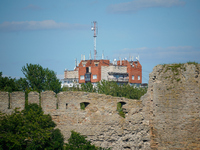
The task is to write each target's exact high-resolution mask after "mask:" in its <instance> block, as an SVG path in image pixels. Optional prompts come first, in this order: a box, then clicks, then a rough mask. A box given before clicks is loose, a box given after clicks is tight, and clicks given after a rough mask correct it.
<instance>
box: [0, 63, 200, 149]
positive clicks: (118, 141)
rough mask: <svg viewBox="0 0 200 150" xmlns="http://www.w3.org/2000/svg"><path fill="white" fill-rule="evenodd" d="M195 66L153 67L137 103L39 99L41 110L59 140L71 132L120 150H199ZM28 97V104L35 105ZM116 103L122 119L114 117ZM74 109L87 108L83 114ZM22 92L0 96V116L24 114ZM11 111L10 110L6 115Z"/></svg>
mask: <svg viewBox="0 0 200 150" xmlns="http://www.w3.org/2000/svg"><path fill="white" fill-rule="evenodd" d="M199 73H200V65H199V64H196V65H194V64H182V65H158V66H156V67H154V69H153V72H152V73H150V75H149V86H148V91H147V93H146V94H145V95H144V96H143V97H142V98H141V100H132V99H126V98H121V97H112V96H108V95H104V94H97V93H86V92H61V93H59V94H57V95H56V94H55V93H54V92H52V91H46V92H42V93H41V106H42V108H43V111H44V112H45V114H50V115H51V116H52V119H53V120H54V121H55V122H56V124H57V128H59V129H60V130H61V132H62V133H63V135H64V137H65V140H66V141H67V139H68V138H69V137H70V131H71V130H75V131H77V132H80V133H81V134H83V135H86V136H87V137H88V140H90V141H91V142H92V143H93V144H95V145H97V146H101V147H105V148H107V147H112V148H113V150H120V149H131V150H135V149H141V150H149V149H155V150H156V149H183V150H184V149H185V150H186V149H200V134H199V133H200V84H199V83H200V75H199ZM39 97H40V96H39V93H37V92H30V93H29V95H28V102H29V103H38V104H39V103H40V102H39ZM118 102H121V103H123V104H124V105H123V106H122V108H123V110H124V112H125V118H123V117H121V116H120V115H119V114H118V111H117V103H118ZM80 103H85V104H87V106H86V108H85V110H82V109H81V108H80ZM24 104H25V94H24V93H23V92H13V93H11V94H10V96H9V94H8V93H7V92H0V110H1V111H2V112H5V113H10V112H12V110H13V109H14V108H15V107H21V108H24ZM8 108H11V109H8Z"/></svg>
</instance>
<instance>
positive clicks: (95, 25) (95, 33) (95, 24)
mask: <svg viewBox="0 0 200 150" xmlns="http://www.w3.org/2000/svg"><path fill="white" fill-rule="evenodd" d="M93 23H94V26H92V28H91V30H92V31H94V36H93V37H94V60H96V54H97V50H96V37H97V22H96V21H93Z"/></svg>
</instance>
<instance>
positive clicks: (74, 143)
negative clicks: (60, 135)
mask: <svg viewBox="0 0 200 150" xmlns="http://www.w3.org/2000/svg"><path fill="white" fill-rule="evenodd" d="M65 150H110V148H109V149H105V148H102V147H96V146H95V145H92V144H91V142H90V141H87V140H86V136H83V135H81V134H80V133H77V132H75V131H71V136H70V138H69V139H68V143H67V144H66V145H65Z"/></svg>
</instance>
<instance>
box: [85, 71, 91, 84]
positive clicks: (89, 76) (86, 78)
mask: <svg viewBox="0 0 200 150" xmlns="http://www.w3.org/2000/svg"><path fill="white" fill-rule="evenodd" d="M85 82H91V73H86V74H85Z"/></svg>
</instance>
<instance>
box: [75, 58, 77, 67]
mask: <svg viewBox="0 0 200 150" xmlns="http://www.w3.org/2000/svg"><path fill="white" fill-rule="evenodd" d="M76 67H77V59H75V68H76Z"/></svg>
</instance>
